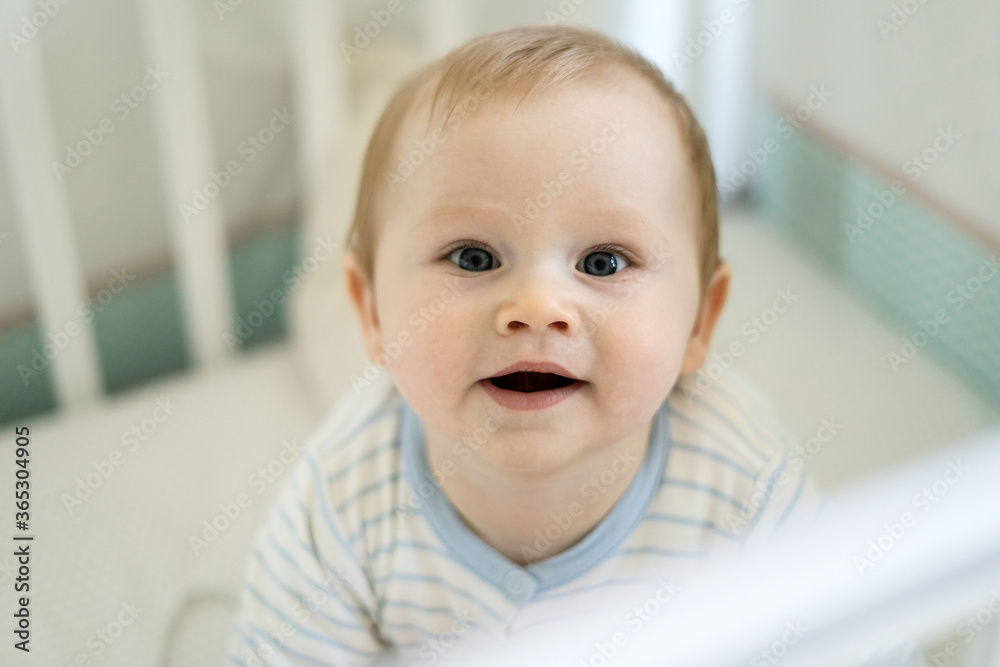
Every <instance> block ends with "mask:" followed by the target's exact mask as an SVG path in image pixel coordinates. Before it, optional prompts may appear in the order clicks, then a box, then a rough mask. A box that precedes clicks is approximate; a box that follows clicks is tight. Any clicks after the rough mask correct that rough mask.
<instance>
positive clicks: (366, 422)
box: [293, 373, 403, 522]
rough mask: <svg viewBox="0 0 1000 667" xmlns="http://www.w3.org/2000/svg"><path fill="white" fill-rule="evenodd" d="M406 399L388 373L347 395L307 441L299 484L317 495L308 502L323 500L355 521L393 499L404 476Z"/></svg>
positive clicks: (344, 516) (313, 494)
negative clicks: (402, 425)
mask: <svg viewBox="0 0 1000 667" xmlns="http://www.w3.org/2000/svg"><path fill="white" fill-rule="evenodd" d="M402 401H403V398H402V396H401V395H400V393H399V391H398V389H396V386H395V384H394V383H393V382H392V379H391V377H390V376H389V374H388V373H384V374H383V375H382V376H380V377H379V378H377V379H376V380H374V381H372V383H371V384H369V385H367V386H365V387H363V388H361V389H360V390H357V389H354V388H351V389H348V390H346V391H345V393H344V394H342V395H341V397H340V398H339V399H338V400H337V402H336V403H335V404H334V405H333V407H331V408H330V410H329V411H328V412H327V414H326V415H325V416H324V417H323V419H322V420H321V421H320V424H319V426H317V428H316V429H315V430H314V431H313V433H312V434H311V435H310V436H309V438H308V440H307V441H306V443H305V446H304V450H303V453H304V456H303V459H304V460H303V461H302V462H301V465H300V466H299V468H298V470H297V471H296V473H297V475H296V476H297V477H298V479H297V480H296V481H295V482H293V484H294V485H295V486H296V487H297V488H298V489H300V491H301V492H304V493H305V494H307V495H308V496H310V497H311V498H307V499H304V500H305V504H306V506H307V507H308V506H310V505H311V504H314V503H315V502H316V501H317V500H319V501H321V502H322V504H323V505H326V508H327V510H332V511H333V512H334V513H335V514H338V515H340V516H341V518H342V519H343V520H345V521H347V522H351V517H352V516H356V515H364V514H368V513H371V512H373V511H378V508H379V507H380V503H381V504H384V502H390V501H387V500H386V497H387V496H388V495H390V494H391V487H393V486H394V485H395V484H396V483H398V481H399V478H400V467H401V455H400V440H399V436H400V412H401V407H402ZM310 500H311V501H312V502H310ZM383 501H384V502H383ZM324 511H325V510H324Z"/></svg>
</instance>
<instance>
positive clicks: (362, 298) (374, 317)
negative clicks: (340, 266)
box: [344, 252, 383, 359]
mask: <svg viewBox="0 0 1000 667" xmlns="http://www.w3.org/2000/svg"><path fill="white" fill-rule="evenodd" d="M344 281H345V282H346V283H347V294H348V295H349V296H350V297H351V303H352V304H354V312H355V313H356V314H357V316H358V321H359V322H360V323H361V335H362V337H363V338H364V341H365V352H366V353H367V354H368V358H369V359H375V358H376V357H377V356H378V355H379V354H381V353H382V352H383V350H382V327H381V324H380V323H379V319H378V310H377V309H376V307H375V291H374V290H373V289H372V285H371V282H370V281H369V280H368V276H366V275H365V272H364V269H362V268H361V261H360V260H359V259H358V256H357V255H355V254H354V253H353V252H349V253H347V255H346V256H345V257H344Z"/></svg>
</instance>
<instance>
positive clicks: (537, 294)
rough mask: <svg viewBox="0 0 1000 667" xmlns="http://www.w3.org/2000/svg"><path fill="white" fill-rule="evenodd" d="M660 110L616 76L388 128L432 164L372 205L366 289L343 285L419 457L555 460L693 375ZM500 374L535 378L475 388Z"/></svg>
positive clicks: (679, 156) (633, 425)
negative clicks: (414, 430) (421, 450)
mask: <svg viewBox="0 0 1000 667" xmlns="http://www.w3.org/2000/svg"><path fill="white" fill-rule="evenodd" d="M669 114H670V112H669V108H668V106H667V103H666V102H664V101H663V100H662V99H660V98H659V97H658V95H657V94H656V93H655V92H654V91H653V90H652V88H651V87H650V86H649V85H648V84H646V83H645V82H643V81H641V80H640V79H638V77H636V76H634V75H631V74H621V75H617V76H616V77H614V78H613V79H609V80H608V81H606V82H603V83H598V82H592V83H580V84H574V85H573V86H572V87H571V88H569V89H563V90H560V91H558V92H554V93H553V92H538V93H535V94H533V95H532V96H531V97H529V98H528V99H527V100H525V101H524V102H522V104H521V105H520V107H517V108H516V109H515V104H514V102H513V101H511V100H509V99H507V98H506V97H504V96H503V95H502V94H495V95H494V97H493V98H491V99H489V100H487V102H486V103H485V104H484V105H483V106H481V107H480V108H479V109H477V110H476V111H475V112H474V113H472V114H471V115H469V116H468V117H467V118H464V119H461V120H459V121H457V122H453V123H451V124H450V125H449V126H448V127H447V128H446V129H445V130H444V131H443V132H442V133H441V134H437V135H434V134H433V132H432V133H431V134H425V132H424V130H425V128H426V124H425V122H424V121H423V120H421V121H420V122H417V123H413V124H411V125H410V126H409V128H408V129H405V128H404V132H403V134H402V136H401V138H400V140H399V141H398V143H397V146H396V151H397V152H398V154H400V155H409V154H410V153H411V151H414V150H417V146H419V145H421V144H422V145H423V146H424V149H423V152H424V153H427V152H428V150H427V149H428V147H429V146H431V145H433V152H431V153H430V155H429V156H427V157H426V159H425V160H424V162H423V164H420V165H419V166H415V168H414V170H413V173H412V174H409V175H408V176H407V177H406V178H405V180H404V181H403V182H402V183H399V184H397V187H396V190H395V193H394V194H393V195H390V196H389V198H388V199H387V203H386V205H385V208H384V209H383V211H382V213H383V214H384V216H385V217H384V218H383V221H382V224H383V225H384V227H383V233H382V234H381V235H380V238H379V240H378V250H377V252H376V256H375V290H374V293H371V292H370V291H368V290H367V284H366V283H364V281H363V280H362V279H361V278H360V274H359V273H358V272H357V271H356V270H349V279H350V276H351V275H352V272H353V276H354V278H353V279H352V280H353V282H354V284H355V285H357V286H358V288H357V291H356V293H355V299H356V304H358V305H359V310H360V311H361V318H362V325H363V328H364V329H365V336H366V344H367V347H368V353H369V356H370V357H371V358H373V359H376V358H377V359H378V360H379V361H381V362H382V363H384V362H385V361H386V360H388V362H389V366H388V368H389V371H390V372H391V373H392V376H393V379H394V381H395V383H396V385H397V386H398V388H399V390H400V392H401V393H402V395H403V397H404V398H405V399H406V400H407V402H408V403H409V404H410V405H411V406H412V407H413V409H414V410H415V411H416V413H417V414H418V415H419V416H420V417H421V419H422V420H423V422H424V425H425V428H426V429H427V433H428V446H431V443H437V444H436V445H434V446H436V447H444V448H447V449H448V450H449V453H448V455H451V453H450V450H451V448H452V445H453V444H454V443H455V442H457V441H461V440H462V439H463V438H465V437H468V436H471V435H473V434H474V433H475V432H476V431H477V429H480V431H479V433H480V436H481V434H482V433H483V432H484V431H483V430H482V429H486V431H487V432H489V431H492V432H491V433H490V436H489V439H488V441H487V442H486V443H485V444H483V445H482V446H481V447H479V448H478V449H477V450H476V455H479V456H482V457H483V458H482V459H481V461H485V462H486V463H488V464H491V465H497V466H504V467H509V468H522V469H537V468H550V467H552V466H559V465H561V464H565V463H567V462H570V461H572V460H573V459H574V457H578V456H580V455H582V454H585V453H586V452H589V451H592V450H594V449H596V448H600V447H606V446H614V445H615V443H619V442H621V441H623V439H626V438H628V437H629V436H632V437H636V434H640V433H641V434H645V433H646V432H647V431H646V429H647V427H648V424H649V422H650V419H651V418H652V416H653V414H654V413H655V411H656V409H657V407H658V406H659V405H660V403H661V402H662V401H663V400H664V398H665V397H666V396H667V394H668V393H669V392H670V390H671V388H672V387H673V385H674V382H675V381H676V379H677V377H678V374H679V373H681V372H691V371H693V370H695V369H696V368H697V367H698V366H699V365H700V364H701V361H702V359H703V356H702V355H703V350H701V349H700V346H698V345H689V340H691V339H692V329H693V327H695V323H696V318H697V317H698V315H699V312H700V311H699V266H698V259H697V257H698V253H697V243H696V235H695V234H696V232H695V230H696V226H697V225H698V224H699V223H698V221H697V216H698V203H697V201H698V200H697V197H698V194H697V193H698V187H697V184H696V182H695V176H694V174H693V172H692V169H691V167H690V161H689V160H688V158H687V157H686V154H685V152H684V150H683V148H682V145H681V141H680V137H679V135H678V130H677V128H676V127H675V122H674V121H673V119H672V115H669ZM438 126H439V123H437V124H435V125H433V126H432V127H438ZM435 137H436V140H435ZM408 159H409V158H408ZM391 164H392V168H393V169H395V168H396V167H397V165H398V164H399V160H398V157H397V155H396V154H394V155H393V159H392V163H391ZM349 266H350V264H349ZM366 311H367V312H366ZM694 348H699V349H694ZM380 354H384V355H385V356H381V357H379V356H378V355H380ZM519 364H526V365H527V366H525V367H524V369H525V370H527V369H530V368H531V366H530V365H531V364H535V365H536V366H535V369H536V371H548V373H550V374H549V375H542V374H534V373H527V372H523V373H517V374H514V375H509V376H507V377H505V378H503V379H495V378H498V377H499V376H502V375H505V374H507V373H509V372H510V369H511V367H512V366H515V367H516V366H517V365H519ZM515 370H516V368H515ZM559 376H564V377H562V378H560V377H559ZM571 379H575V381H573V382H572V384H567V383H568V382H569V381H570V380H571ZM563 385H566V386H563ZM497 417H499V420H497ZM498 421H499V423H500V426H499V427H497V426H496V424H497V423H498ZM480 440H481V437H480ZM458 451H459V449H455V452H458ZM463 451H465V452H467V451H468V450H467V449H466V450H463ZM464 455H465V456H467V453H466V454H464ZM460 458H461V457H458V458H456V462H457V461H458V460H459V459H460Z"/></svg>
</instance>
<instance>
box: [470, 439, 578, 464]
mask: <svg viewBox="0 0 1000 667" xmlns="http://www.w3.org/2000/svg"><path fill="white" fill-rule="evenodd" d="M560 440H562V438H558V439H553V438H552V437H545V436H540V435H539V436H525V435H513V436H511V437H494V438H493V439H492V440H491V441H490V442H489V443H487V444H486V445H484V446H483V447H482V448H481V449H480V450H479V452H478V455H479V457H480V458H481V459H482V461H483V462H484V463H487V464H488V465H491V466H493V467H495V468H499V469H504V470H509V471H511V472H515V471H517V472H525V473H530V472H537V473H545V472H555V471H558V470H561V469H562V468H564V467H565V466H567V465H569V464H570V463H572V462H573V461H574V460H575V459H576V458H577V457H579V456H580V455H582V454H584V453H585V452H584V451H581V449H580V441H579V439H577V438H573V437H567V438H565V440H567V442H560Z"/></svg>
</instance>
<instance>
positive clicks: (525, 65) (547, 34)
mask: <svg viewBox="0 0 1000 667" xmlns="http://www.w3.org/2000/svg"><path fill="white" fill-rule="evenodd" d="M614 65H620V66H621V65H623V66H625V67H626V68H628V69H630V70H632V71H634V72H636V73H637V74H639V75H640V76H641V77H643V78H644V79H645V80H646V81H648V82H649V83H651V84H652V85H653V87H654V88H655V89H656V90H657V91H658V92H659V93H660V94H661V95H662V96H663V97H664V98H665V99H666V100H667V102H669V103H670V106H671V107H672V108H673V110H674V112H675V117H676V120H677V123H678V127H679V130H680V136H681V143H682V145H683V146H684V147H685V149H686V151H687V153H688V158H689V159H690V160H691V164H692V167H693V169H694V174H695V178H696V180H697V183H698V189H699V193H698V195H699V200H700V201H699V204H700V206H699V211H700V216H699V217H700V221H699V222H700V224H699V225H698V229H697V230H696V237H697V239H698V244H699V249H700V253H701V257H700V260H701V261H700V266H701V276H700V277H701V288H702V290H704V289H705V288H706V287H707V285H708V282H709V280H710V278H711V276H712V274H713V273H714V271H715V269H716V267H717V265H718V263H719V250H718V246H719V226H718V211H717V206H716V181H715V169H714V167H713V166H712V158H711V154H710V152H709V147H708V140H707V138H706V137H705V133H704V131H703V130H702V128H701V125H700V124H699V123H698V120H697V119H696V118H695V116H694V113H693V112H692V111H691V108H690V107H689V106H688V104H687V102H685V100H684V98H683V97H682V96H681V94H680V93H678V92H677V90H676V89H675V88H674V86H673V85H672V84H671V83H670V82H669V81H667V80H666V78H664V76H663V73H662V72H661V71H660V70H659V68H657V67H656V65H654V64H653V63H651V62H650V61H648V60H646V59H645V58H644V57H642V56H641V55H639V54H638V53H637V52H635V51H633V50H632V49H629V48H628V47H626V46H623V45H622V44H619V43H618V42H616V41H614V40H612V39H609V38H608V37H605V36H604V35H602V34H600V33H598V32H594V31H592V30H585V29H582V28H576V27H570V26H564V25H562V26H528V27H521V28H514V29H512V30H504V31H501V32H495V33H491V34H488V35H483V36H481V37H477V38H475V39H473V40H471V41H469V42H466V43H465V44H463V45H462V46H459V47H458V48H456V49H455V50H453V51H451V52H450V53H448V54H447V55H445V56H444V57H442V58H441V59H440V60H437V61H435V62H433V63H431V64H430V65H428V66H427V67H425V68H424V69H422V70H420V71H419V72H417V73H416V74H415V75H413V76H412V77H410V78H409V79H408V80H407V81H406V82H405V83H404V84H403V85H402V86H401V88H400V89H399V90H398V91H397V92H396V94H395V95H394V96H393V97H392V99H391V100H390V101H389V103H388V105H387V106H386V108H385V111H383V112H382V116H381V118H380V119H379V122H378V124H377V125H376V127H375V131H374V132H373V134H372V137H371V140H370V141H369V143H368V150H367V151H366V153H365V159H364V166H363V171H362V176H361V184H360V187H359V189H358V200H357V205H356V208H355V213H354V219H353V220H352V222H351V227H350V229H349V230H348V234H347V249H348V250H349V251H351V252H353V253H355V254H356V255H357V257H358V260H359V262H360V264H361V267H362V269H363V271H364V273H365V275H366V277H367V278H368V280H369V282H373V279H374V263H375V244H376V238H377V234H378V227H377V224H376V223H377V221H376V219H375V218H376V212H375V207H376V202H377V197H378V195H379V194H380V193H382V192H384V191H385V190H386V189H391V190H394V189H395V188H394V185H393V179H392V175H393V172H392V171H391V170H392V165H391V161H392V160H393V159H394V158H395V157H398V156H394V155H391V152H392V150H393V148H394V146H395V144H396V141H397V139H398V137H399V134H400V130H401V127H402V126H403V123H404V122H405V121H406V119H407V118H409V117H410V116H411V115H412V114H413V113H415V112H416V111H417V110H418V109H423V108H429V110H430V116H429V118H430V119H433V118H434V117H435V115H434V114H435V111H436V110H437V106H438V104H439V103H440V102H442V101H443V102H444V110H445V114H444V118H445V125H447V124H448V122H449V121H453V120H455V116H454V114H455V113H456V111H458V112H459V113H460V114H462V115H463V116H464V114H465V113H466V112H468V111H469V108H468V107H472V108H473V109H474V108H475V107H477V106H478V104H479V102H481V101H482V99H483V98H484V96H488V95H490V94H492V92H493V91H494V90H499V91H501V92H503V93H506V94H515V95H516V94H519V95H521V99H522V100H523V99H524V98H526V97H528V96H529V95H530V94H531V93H532V92H533V91H534V90H536V89H539V88H541V89H548V88H551V87H554V86H556V85H559V84H565V83H571V82H575V81H579V80H582V79H584V78H585V77H587V76H594V75H597V74H598V73H600V72H602V71H604V70H606V69H607V68H608V67H610V66H614ZM460 105H461V106H460ZM463 106H464V109H463ZM430 123H431V120H428V128H429V127H430ZM397 177H398V174H397Z"/></svg>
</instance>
